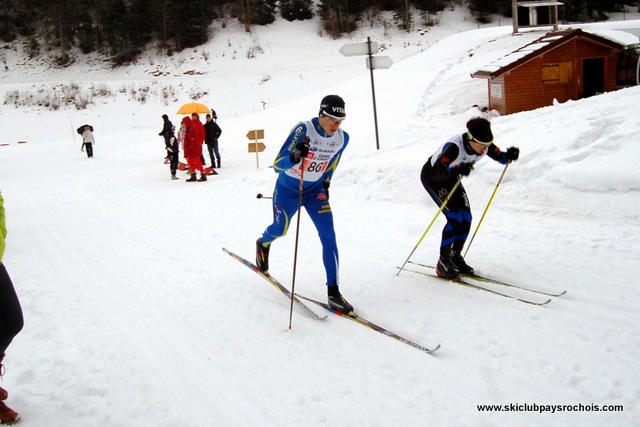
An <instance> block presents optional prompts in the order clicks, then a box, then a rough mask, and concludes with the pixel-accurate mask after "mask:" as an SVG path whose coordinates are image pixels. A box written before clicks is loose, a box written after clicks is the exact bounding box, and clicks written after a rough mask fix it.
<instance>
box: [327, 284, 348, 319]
mask: <svg viewBox="0 0 640 427" xmlns="http://www.w3.org/2000/svg"><path fill="white" fill-rule="evenodd" d="M327 300H328V302H329V307H331V308H333V309H334V310H336V311H339V312H340V313H342V314H346V315H347V316H352V317H355V313H354V312H353V306H352V305H351V304H349V302H348V301H347V300H346V299H344V297H343V296H342V294H341V293H340V290H339V289H338V285H329V286H327Z"/></svg>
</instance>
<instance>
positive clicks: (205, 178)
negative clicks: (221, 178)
mask: <svg viewBox="0 0 640 427" xmlns="http://www.w3.org/2000/svg"><path fill="white" fill-rule="evenodd" d="M206 180H207V175H206V174H205V173H204V172H202V173H201V174H200V179H199V180H198V181H200V182H205V181H206Z"/></svg>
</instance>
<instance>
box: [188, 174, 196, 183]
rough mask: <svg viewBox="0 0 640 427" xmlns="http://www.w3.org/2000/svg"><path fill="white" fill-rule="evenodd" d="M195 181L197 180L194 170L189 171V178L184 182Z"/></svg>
mask: <svg viewBox="0 0 640 427" xmlns="http://www.w3.org/2000/svg"><path fill="white" fill-rule="evenodd" d="M196 181H197V179H196V174H195V172H192V173H191V178H189V179H187V180H186V181H185V182H196Z"/></svg>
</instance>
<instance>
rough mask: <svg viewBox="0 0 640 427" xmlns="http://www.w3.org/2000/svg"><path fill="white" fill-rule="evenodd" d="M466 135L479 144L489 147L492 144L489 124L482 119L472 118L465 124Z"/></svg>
mask: <svg viewBox="0 0 640 427" xmlns="http://www.w3.org/2000/svg"><path fill="white" fill-rule="evenodd" d="M467 131H468V132H467V133H468V135H469V138H470V139H473V140H474V141H476V142H477V143H479V144H482V145H490V144H491V143H492V142H493V133H491V123H489V120H487V119H483V118H482V117H474V118H473V119H471V120H469V121H468V122H467Z"/></svg>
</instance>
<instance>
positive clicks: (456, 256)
mask: <svg viewBox="0 0 640 427" xmlns="http://www.w3.org/2000/svg"><path fill="white" fill-rule="evenodd" d="M451 263H452V264H453V265H454V266H455V267H456V269H457V270H458V271H459V272H460V274H466V275H468V276H473V275H474V274H475V271H474V269H473V267H471V266H470V265H469V264H467V263H466V262H465V260H464V258H463V257H462V254H461V253H460V251H456V250H453V251H451Z"/></svg>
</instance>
